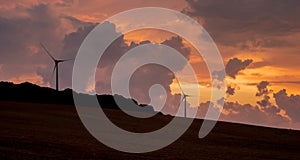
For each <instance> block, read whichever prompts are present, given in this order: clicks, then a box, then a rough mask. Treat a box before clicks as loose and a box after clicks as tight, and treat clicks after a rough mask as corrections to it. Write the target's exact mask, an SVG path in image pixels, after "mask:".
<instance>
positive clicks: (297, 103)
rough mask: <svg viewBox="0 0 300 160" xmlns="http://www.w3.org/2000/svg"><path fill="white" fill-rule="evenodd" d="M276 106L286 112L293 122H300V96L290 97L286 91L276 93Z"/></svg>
mask: <svg viewBox="0 0 300 160" xmlns="http://www.w3.org/2000/svg"><path fill="white" fill-rule="evenodd" d="M274 98H275V101H276V104H277V105H278V107H279V108H281V109H283V110H285V111H286V113H287V115H288V116H289V117H290V118H291V119H292V121H293V122H300V116H299V115H300V96H299V95H293V94H292V95H290V96H288V94H287V92H286V90H285V89H282V90H280V91H279V92H277V93H274Z"/></svg>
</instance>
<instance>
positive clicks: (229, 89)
mask: <svg viewBox="0 0 300 160" xmlns="http://www.w3.org/2000/svg"><path fill="white" fill-rule="evenodd" d="M226 93H227V95H231V96H232V95H234V93H235V88H234V87H232V86H227V90H226Z"/></svg>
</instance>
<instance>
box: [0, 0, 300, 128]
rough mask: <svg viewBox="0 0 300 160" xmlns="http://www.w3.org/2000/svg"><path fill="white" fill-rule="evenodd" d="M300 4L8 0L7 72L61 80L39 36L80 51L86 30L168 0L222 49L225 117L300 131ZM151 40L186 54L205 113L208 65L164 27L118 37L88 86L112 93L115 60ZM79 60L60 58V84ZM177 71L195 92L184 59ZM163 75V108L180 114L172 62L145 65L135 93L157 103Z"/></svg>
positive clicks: (2, 42) (3, 75)
mask: <svg viewBox="0 0 300 160" xmlns="http://www.w3.org/2000/svg"><path fill="white" fill-rule="evenodd" d="M299 5H300V2H299V1H297V0H285V1H282V0H239V1H236V0H199V1H196V0H177V1H173V0H164V1H161V0H153V1H143V0H131V1H122V0H111V1H102V0H89V1H83V0H82V1H81V0H27V1H21V0H10V1H6V0H0V54H1V58H0V80H1V81H12V82H14V83H22V82H24V81H29V82H31V83H35V84H38V85H41V86H48V87H54V85H55V83H54V79H53V78H54V77H53V76H51V75H52V70H53V63H52V61H51V59H50V58H49V57H48V56H47V55H46V54H45V52H44V50H43V49H42V48H41V47H40V42H42V43H43V44H45V46H46V47H47V49H48V50H49V51H50V52H51V53H52V54H53V56H54V57H56V58H62V59H69V58H74V57H75V56H76V54H77V51H78V48H79V47H80V45H81V43H82V41H83V40H84V38H85V37H86V36H87V35H88V33H89V32H90V31H91V30H92V29H93V28H94V27H95V26H96V25H97V24H99V23H101V22H102V21H103V20H105V19H106V18H108V17H110V16H113V15H115V14H117V13H119V12H122V11H126V10H128V9H134V8H137V7H164V8H169V9H173V10H176V11H179V12H181V13H184V14H186V15H188V16H190V17H192V18H193V19H194V20H196V21H197V22H198V23H200V24H201V25H202V26H203V27H204V28H205V29H206V31H207V32H208V33H209V34H210V36H211V37H212V38H213V40H214V41H215V43H216V45H217V47H218V49H219V51H220V54H221V55H222V58H223V60H224V64H225V71H226V74H227V75H226V77H225V78H226V84H227V88H226V96H225V97H224V98H223V100H224V101H225V104H224V109H223V110H222V114H221V117H220V120H224V121H232V122H239V123H247V124H256V125H263V126H272V127H279V128H292V129H298V130H299V129H300V118H299V117H300V116H299V115H300V71H299V70H300V65H299V61H300V54H299V52H300V45H299V42H300V21H299V18H298V15H300V10H299V9H298V8H299V7H298V6H299ZM105 26H106V27H107V34H117V33H118V31H117V28H118V27H119V26H116V25H115V24H113V23H109V22H108V23H106V24H105ZM182 30H189V28H182ZM191 32H195V31H193V30H191ZM145 43H149V44H164V45H168V46H170V47H172V48H175V49H176V50H177V51H179V52H180V53H182V55H184V57H186V58H187V59H188V62H189V63H190V64H191V65H192V66H193V68H194V69H195V71H196V74H197V79H198V84H199V85H200V93H201V101H200V102H199V103H195V102H193V100H191V99H188V102H189V104H190V106H191V107H193V108H195V107H198V108H199V110H200V111H199V113H198V115H197V116H198V117H199V118H201V117H203V116H204V114H205V112H206V110H207V108H208V107H209V104H210V103H209V101H210V95H211V85H210V81H211V77H210V76H209V72H208V69H207V66H206V64H205V62H204V61H203V59H202V57H200V56H199V55H198V54H197V51H196V49H195V48H194V47H193V46H192V45H191V44H190V43H189V42H188V40H186V39H183V38H182V37H179V36H178V35H175V34H173V33H170V32H166V31H161V30H155V29H144V30H136V31H133V32H130V33H126V34H123V35H122V36H120V37H119V38H118V39H117V40H116V41H114V42H113V44H112V45H111V46H109V48H108V49H107V50H106V51H105V54H104V56H103V59H101V61H102V62H101V64H99V65H98V68H97V74H96V79H95V80H96V82H95V84H94V85H93V86H91V87H90V88H87V92H89V91H91V92H92V91H93V90H94V89H95V91H96V92H97V93H99V94H107V93H111V88H110V86H109V84H110V80H111V78H110V76H111V72H112V69H113V68H114V64H115V63H116V62H117V61H118V59H119V58H120V57H121V56H122V55H123V54H125V53H126V52H128V51H129V50H130V49H133V48H135V47H137V46H139V45H142V44H145ZM72 68H73V63H72V62H65V63H64V64H61V65H60V73H59V75H60V76H59V77H60V88H61V89H64V88H70V87H71V84H72V81H71V79H72ZM177 72H178V73H180V74H181V75H182V76H183V77H185V79H186V82H185V83H184V85H183V86H182V88H187V89H184V90H185V91H186V92H188V93H192V92H193V86H194V85H193V84H191V83H190V82H189V81H188V79H190V76H191V75H190V74H188V73H186V64H181V65H179V66H178V68H177ZM156 83H159V84H161V85H162V86H163V87H164V88H165V91H166V94H167V97H166V105H165V107H163V108H162V112H164V113H165V114H173V115H174V114H175V112H176V110H177V109H178V104H179V102H180V100H181V99H180V94H181V93H180V89H179V87H178V82H177V81H176V79H175V77H174V74H172V73H171V72H170V70H168V69H166V68H164V67H161V66H155V65H146V66H143V67H141V68H139V69H138V70H137V71H136V72H135V73H134V75H133V76H132V77H131V82H130V85H131V87H130V88H131V90H130V93H131V94H132V97H133V98H135V99H137V100H138V101H139V102H140V103H150V101H151V100H150V98H149V94H148V90H149V88H150V87H151V86H152V85H153V84H156ZM160 98H161V97H160V95H157V96H156V97H154V100H155V99H157V100H159V99H160ZM214 103H217V102H214ZM154 107H155V106H154ZM156 109H159V108H156Z"/></svg>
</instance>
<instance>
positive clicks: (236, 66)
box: [225, 58, 253, 79]
mask: <svg viewBox="0 0 300 160" xmlns="http://www.w3.org/2000/svg"><path fill="white" fill-rule="evenodd" d="M252 62H253V60H252V59H247V60H245V61H242V60H240V59H238V58H233V59H230V60H229V61H228V63H227V64H226V67H225V71H226V74H227V75H228V76H229V77H231V78H234V79H235V77H236V75H237V74H238V73H239V72H240V71H242V70H244V69H245V68H246V67H247V66H249V65H250V64H251V63H252Z"/></svg>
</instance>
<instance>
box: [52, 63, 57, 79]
mask: <svg viewBox="0 0 300 160" xmlns="http://www.w3.org/2000/svg"><path fill="white" fill-rule="evenodd" d="M56 67H57V66H56V65H55V66H54V68H53V71H52V74H51V80H53V75H54V72H55V70H56Z"/></svg>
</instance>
